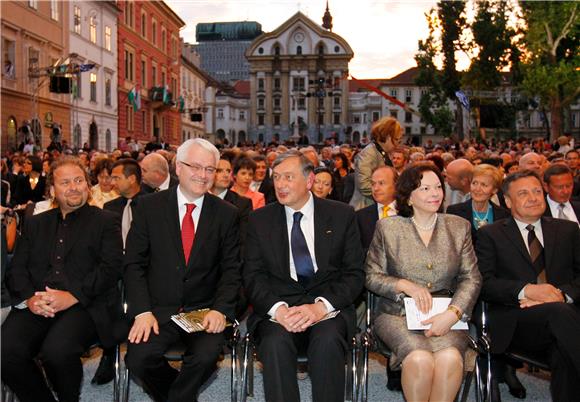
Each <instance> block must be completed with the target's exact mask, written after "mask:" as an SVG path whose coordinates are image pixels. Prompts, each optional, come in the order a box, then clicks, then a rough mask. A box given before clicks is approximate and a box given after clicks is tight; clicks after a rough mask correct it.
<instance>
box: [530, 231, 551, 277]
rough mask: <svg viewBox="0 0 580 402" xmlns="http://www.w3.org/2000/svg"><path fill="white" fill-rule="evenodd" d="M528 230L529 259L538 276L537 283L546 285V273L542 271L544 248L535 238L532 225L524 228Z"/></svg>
mask: <svg viewBox="0 0 580 402" xmlns="http://www.w3.org/2000/svg"><path fill="white" fill-rule="evenodd" d="M526 229H527V230H528V247H529V248H530V258H531V260H532V264H533V265H534V269H535V270H536V273H537V274H538V283H546V272H545V271H544V247H542V243H540V240H538V238H537V237H536V231H535V230H534V225H528V226H526Z"/></svg>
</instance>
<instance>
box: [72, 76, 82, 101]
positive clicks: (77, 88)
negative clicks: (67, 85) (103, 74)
mask: <svg viewBox="0 0 580 402" xmlns="http://www.w3.org/2000/svg"><path fill="white" fill-rule="evenodd" d="M82 78H83V75H82V74H75V79H74V81H73V97H74V98H75V99H80V98H81V95H82V89H83V80H82ZM75 81H76V82H75Z"/></svg>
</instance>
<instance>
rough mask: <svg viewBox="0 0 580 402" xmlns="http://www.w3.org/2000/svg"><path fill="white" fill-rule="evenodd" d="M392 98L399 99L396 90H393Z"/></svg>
mask: <svg viewBox="0 0 580 402" xmlns="http://www.w3.org/2000/svg"><path fill="white" fill-rule="evenodd" d="M391 96H392V97H393V98H396V97H397V90H396V89H391Z"/></svg>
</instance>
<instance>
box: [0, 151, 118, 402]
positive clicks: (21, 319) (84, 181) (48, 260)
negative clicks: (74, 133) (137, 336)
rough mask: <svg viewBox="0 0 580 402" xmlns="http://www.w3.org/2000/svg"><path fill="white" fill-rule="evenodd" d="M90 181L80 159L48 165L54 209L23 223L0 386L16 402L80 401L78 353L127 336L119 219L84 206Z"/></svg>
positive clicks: (5, 330) (11, 287)
mask: <svg viewBox="0 0 580 402" xmlns="http://www.w3.org/2000/svg"><path fill="white" fill-rule="evenodd" d="M88 183H89V177H88V174H87V173H86V171H85V169H84V167H83V166H82V165H81V163H80V162H79V160H78V159H77V158H72V157H64V158H62V159H59V160H58V161H56V162H55V163H54V164H53V166H52V167H51V172H50V174H49V184H50V185H51V187H52V189H53V190H54V195H55V200H56V202H57V204H58V208H54V209H51V210H50V211H47V212H44V213H42V214H38V215H34V216H31V217H29V218H28V219H27V220H26V226H25V228H24V231H23V233H22V237H21V238H20V240H19V242H18V245H17V249H16V252H15V255H14V258H13V260H12V266H11V269H10V270H9V272H8V280H7V282H8V289H9V291H10V294H11V296H12V302H13V305H14V306H15V308H14V309H13V310H12V311H11V312H10V315H9V316H8V318H7V319H6V322H5V323H4V325H3V326H2V381H3V382H4V384H6V385H8V386H9V387H10V388H11V389H12V390H13V391H14V392H15V393H16V395H17V397H18V399H19V400H20V401H21V402H45V401H46V402H49V401H50V402H54V400H55V399H54V397H53V394H52V391H51V390H50V389H49V387H48V385H47V383H46V381H45V379H44V375H43V371H42V369H41V368H40V367H39V366H38V364H37V363H36V361H35V358H39V359H40V361H41V363H42V367H43V368H44V373H46V376H47V378H48V380H49V381H50V383H51V385H52V389H53V390H54V391H55V393H56V395H57V397H58V400H59V401H78V400H79V398H80V389H81V380H82V375H83V368H82V363H81V355H82V354H83V352H84V351H85V350H86V349H87V348H88V347H89V346H90V345H91V344H93V343H94V342H96V341H97V339H99V340H100V342H101V343H102V344H103V345H104V346H105V347H111V346H113V345H115V344H116V343H117V342H118V341H120V340H121V338H122V337H124V336H126V332H125V333H124V334H120V333H117V332H116V329H120V328H118V327H117V325H116V323H117V320H119V319H120V311H119V309H120V305H121V302H120V297H119V291H118V288H117V281H118V280H119V279H120V278H121V266H122V242H121V231H120V228H119V225H118V222H117V220H116V219H115V218H114V216H113V215H112V214H111V213H110V212H108V211H103V210H101V209H99V208H97V207H93V206H90V205H88V204H87V199H88V196H89V185H88Z"/></svg>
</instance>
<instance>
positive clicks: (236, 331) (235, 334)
mask: <svg viewBox="0 0 580 402" xmlns="http://www.w3.org/2000/svg"><path fill="white" fill-rule="evenodd" d="M239 326H240V325H239V323H238V321H237V320H236V321H235V322H234V324H233V325H232V336H231V337H230V338H229V341H228V346H230V347H231V350H232V363H231V367H230V375H231V382H230V392H231V400H232V402H237V401H238V399H237V395H238V391H237V389H238V376H237V375H236V372H237V371H238V355H237V345H238V344H239V342H240V328H239ZM226 330H227V329H226ZM184 353H185V345H184V344H183V343H182V342H176V343H175V344H173V345H171V347H170V348H169V349H168V350H167V352H165V354H164V356H165V358H166V359H167V360H168V361H171V362H181V361H182V359H183V354H184ZM130 383H131V379H130V372H129V368H128V367H127V366H125V370H124V375H123V385H122V390H123V399H122V401H123V402H128V401H129V388H130Z"/></svg>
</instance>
